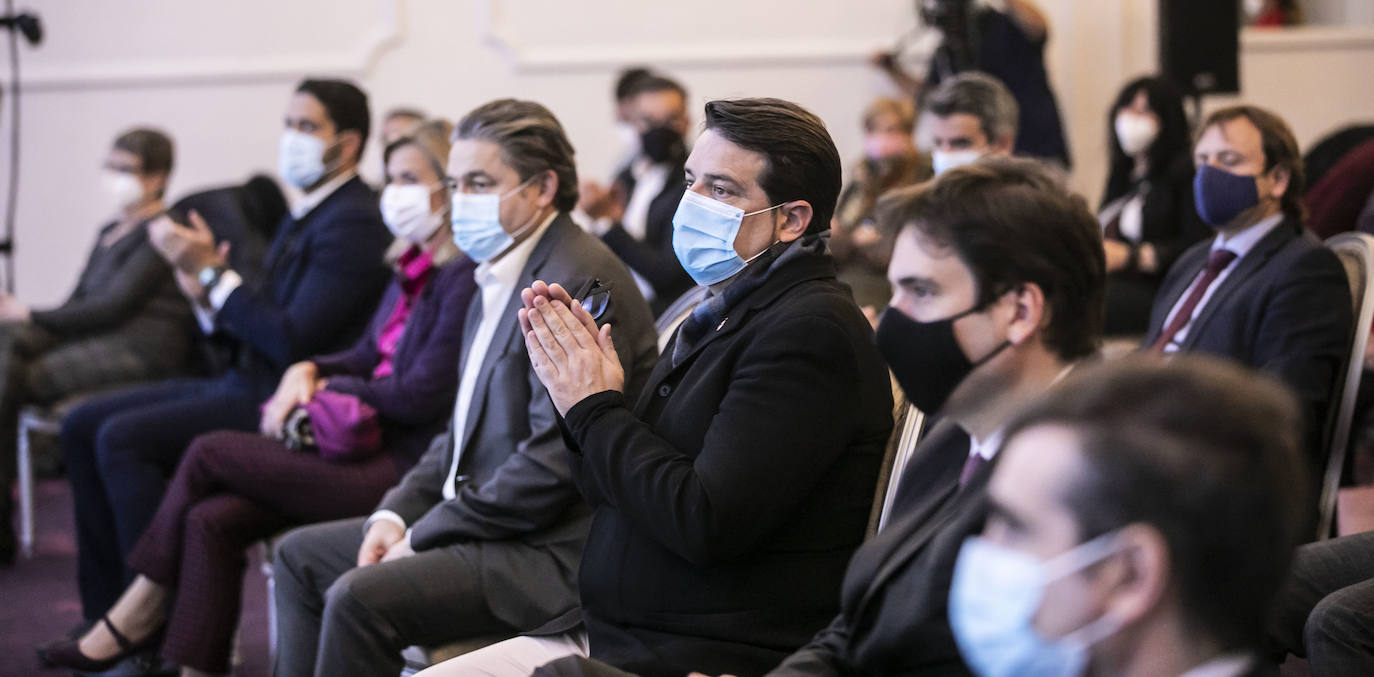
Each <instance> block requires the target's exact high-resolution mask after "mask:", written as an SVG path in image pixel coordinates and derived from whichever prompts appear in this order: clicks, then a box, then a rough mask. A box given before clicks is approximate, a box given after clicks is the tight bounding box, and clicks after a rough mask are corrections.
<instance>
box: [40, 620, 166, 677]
mask: <svg viewBox="0 0 1374 677" xmlns="http://www.w3.org/2000/svg"><path fill="white" fill-rule="evenodd" d="M100 622H102V623H104V624H105V628H106V629H107V630H109V631H110V636H112V637H114V640H115V644H118V645H119V652H118V653H116V654H115V655H113V656H110V657H109V658H104V659H101V660H96V659H94V658H90V657H88V656H86V654H83V653H81V638H80V637H77V638H74V639H63V640H58V641H56V642H51V643H48V644H44V645H43V646H40V647H38V659H39V660H41V661H43V664H44V665H46V666H48V667H54V668H69V669H72V670H79V671H82V672H105V671H106V670H109V669H110V668H113V667H114V666H116V665H118V664H119V662H120V661H122V660H124V659H125V658H128V657H129V656H132V655H134V654H137V653H139V652H140V651H143V650H144V649H148V648H151V647H154V646H157V645H158V644H159V643H161V641H162V631H161V630H158V631H157V632H154V633H152V634H150V635H148V636H147V637H144V638H143V639H141V640H139V641H137V642H131V641H129V638H127V637H125V636H124V634H123V633H121V632H120V631H118V630H116V629H115V626H114V623H111V622H110V617H109V616H101V617H100Z"/></svg>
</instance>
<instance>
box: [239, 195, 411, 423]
mask: <svg viewBox="0 0 1374 677" xmlns="http://www.w3.org/2000/svg"><path fill="white" fill-rule="evenodd" d="M390 242H391V234H390V233H389V232H387V229H386V226H385V225H384V224H383V223H382V217H381V214H380V213H379V212H378V211H377V196H376V195H375V194H374V193H373V192H372V189H370V188H368V187H367V185H366V184H364V183H363V182H362V180H361V179H358V178H357V177H354V178H353V179H351V180H349V181H348V182H346V183H344V184H343V185H342V186H340V187H339V188H338V189H337V190H335V191H334V192H333V193H332V194H330V195H329V197H327V198H325V199H324V201H323V202H321V203H320V204H319V205H317V206H316V207H315V208H314V209H312V210H311V211H310V212H309V213H308V214H306V215H305V216H303V217H302V218H301V219H300V220H299V221H297V220H295V219H294V218H292V217H291V215H290V214H287V216H286V217H285V218H284V219H283V221H282V225H281V226H280V227H279V228H278V229H277V234H276V237H275V239H274V240H273V241H272V247H271V248H270V249H269V250H268V252H267V259H266V261H265V263H264V264H263V272H262V278H261V279H259V280H246V281H245V282H246V284H244V285H243V286H241V287H239V288H238V289H235V290H234V293H232V294H230V295H229V298H228V300H226V301H225V303H224V307H223V308H220V311H219V313H218V314H217V315H216V316H215V326H216V329H217V330H220V331H223V332H225V333H227V334H229V335H230V336H232V337H233V338H234V339H236V340H237V350H238V355H237V357H236V360H235V366H234V369H233V371H232V372H231V375H230V377H231V378H233V379H235V380H236V383H237V385H239V386H240V387H243V388H245V389H246V390H248V391H249V392H250V393H251V394H252V395H253V396H255V397H260V398H266V396H267V395H270V394H271V393H272V391H273V389H275V388H276V385H277V380H278V379H279V378H280V377H281V374H282V371H283V370H284V369H286V367H287V366H289V365H291V364H292V363H293V362H297V361H300V360H303V359H305V358H306V357H308V356H310V355H317V354H320V353H326V352H330V351H335V350H340V349H342V348H344V347H346V346H348V345H350V344H352V343H353V341H354V340H356V339H357V338H358V336H359V335H360V334H361V333H362V330H363V328H364V327H366V326H367V322H368V319H369V318H371V317H372V310H373V309H374V308H376V306H377V300H378V298H380V297H381V295H382V291H383V290H384V289H385V288H386V285H387V281H388V280H389V279H390V278H391V271H390V270H389V269H388V268H387V266H386V265H385V264H384V263H383V262H382V253H383V252H384V251H386V248H387V245H388V244H389V243H390Z"/></svg>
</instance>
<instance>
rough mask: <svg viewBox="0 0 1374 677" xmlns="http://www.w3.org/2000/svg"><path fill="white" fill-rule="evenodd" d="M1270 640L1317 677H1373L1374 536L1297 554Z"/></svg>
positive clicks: (1359, 536) (1304, 549)
mask: <svg viewBox="0 0 1374 677" xmlns="http://www.w3.org/2000/svg"><path fill="white" fill-rule="evenodd" d="M1269 640H1270V643H1271V645H1272V646H1273V647H1274V648H1275V649H1276V653H1278V654H1280V656H1281V655H1282V654H1283V653H1290V652H1291V653H1293V654H1294V655H1297V656H1304V657H1306V658H1307V660H1308V662H1309V663H1310V664H1311V668H1312V674H1313V675H1374V532H1366V533H1363V534H1356V535H1353V536H1345V537H1343V538H1333V539H1331V540H1327V541H1321V542H1319V543H1310V544H1308V545H1304V546H1302V547H1301V548H1298V552H1297V555H1296V556H1295V557H1294V558H1293V568H1292V571H1291V572H1290V574H1289V577H1288V581H1287V582H1286V583H1285V584H1284V586H1283V589H1282V590H1281V591H1280V592H1279V596H1278V599H1276V600H1275V603H1274V612H1273V618H1272V619H1271V622H1270V627H1269Z"/></svg>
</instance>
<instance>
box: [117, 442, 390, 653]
mask: <svg viewBox="0 0 1374 677" xmlns="http://www.w3.org/2000/svg"><path fill="white" fill-rule="evenodd" d="M397 479H399V478H398V477H397V473H396V463H395V461H394V460H393V459H392V458H391V457H390V456H388V455H377V456H373V457H371V458H368V459H364V460H361V461H358V462H354V463H342V462H340V463H335V462H330V461H326V460H324V459H322V458H320V457H319V456H318V455H316V454H314V453H312V452H293V451H290V450H288V449H286V447H285V445H283V444H282V443H281V442H278V441H276V440H271V439H267V438H265V437H262V436H261V435H258V434H255V433H244V432H231V431H220V432H213V433H208V434H205V435H201V436H200V437H197V438H196V439H195V441H194V442H192V443H191V447H190V449H188V450H187V451H186V457H185V458H184V459H182V461H181V465H180V466H179V467H178V468H177V472H176V475H175V476H174V477H173V478H172V483H171V486H169V487H168V489H167V495H166V497H165V498H163V499H162V505H160V506H159V507H158V509H157V514H156V515H155V516H154V517H153V521H152V523H151V524H149V525H148V530H147V531H145V532H144V533H143V537H142V538H140V539H139V541H138V544H137V545H136V546H135V547H134V549H133V552H131V553H130V554H129V566H130V567H132V568H133V570H134V571H136V572H138V573H141V574H143V575H145V576H147V577H148V578H149V579H152V580H153V581H155V582H157V583H160V584H162V585H165V586H168V587H171V588H175V590H176V597H175V599H174V601H173V603H172V606H171V608H170V609H169V613H168V617H167V636H166V639H165V640H164V641H163V645H162V656H163V658H165V659H167V660H169V661H171V662H172V663H175V664H177V665H182V666H187V667H192V668H195V669H197V670H201V671H203V672H211V673H227V672H229V671H230V665H229V655H230V652H231V650H232V646H231V645H232V642H233V637H234V629H235V627H236V626H237V624H238V617H239V609H240V606H241V601H242V600H241V599H240V594H241V592H242V588H243V585H242V580H243V572H244V569H245V567H246V566H247V559H246V557H245V555H244V551H245V550H246V549H247V548H248V547H249V546H250V545H252V544H253V543H254V542H255V541H258V540H260V539H263V538H266V537H268V536H271V535H272V534H273V533H276V532H277V531H280V530H282V529H284V528H286V527H287V526H290V525H293V524H306V523H310V522H319V521H323V520H329V519H338V518H340V517H348V516H351V515H361V514H365V513H367V512H368V511H369V510H371V509H372V507H373V506H374V505H376V504H377V501H379V500H381V498H382V494H383V493H384V492H385V491H386V490H387V489H388V488H389V487H391V485H393V484H395V483H396V481H397Z"/></svg>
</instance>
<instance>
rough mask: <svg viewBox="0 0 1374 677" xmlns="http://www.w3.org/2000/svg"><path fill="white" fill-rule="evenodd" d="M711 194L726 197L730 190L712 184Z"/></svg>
mask: <svg viewBox="0 0 1374 677" xmlns="http://www.w3.org/2000/svg"><path fill="white" fill-rule="evenodd" d="M711 194H712V195H715V196H717V197H726V196H728V195H729V194H730V191H728V190H725V189H724V188H722V187H720V186H711Z"/></svg>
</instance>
